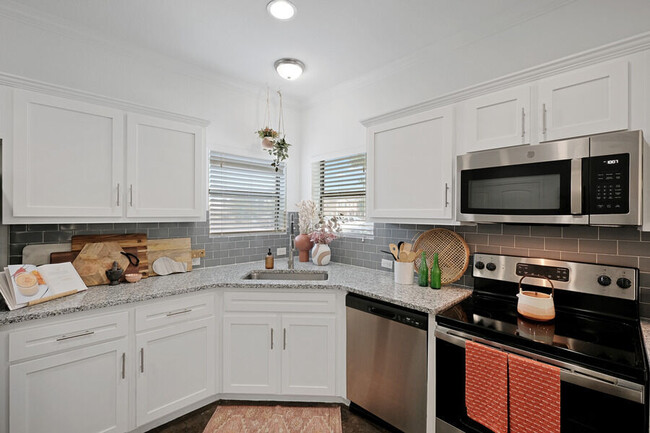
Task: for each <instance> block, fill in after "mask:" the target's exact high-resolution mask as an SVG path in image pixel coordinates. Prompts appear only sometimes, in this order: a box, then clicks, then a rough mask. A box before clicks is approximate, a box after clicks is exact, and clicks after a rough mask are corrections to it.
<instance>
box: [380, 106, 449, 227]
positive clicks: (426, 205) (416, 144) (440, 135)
mask: <svg viewBox="0 0 650 433" xmlns="http://www.w3.org/2000/svg"><path fill="white" fill-rule="evenodd" d="M453 126H454V123H453V110H452V108H447V107H445V108H440V109H434V110H429V111H426V112H423V113H418V114H414V115H410V116H406V117H402V118H399V119H395V120H391V121H388V122H384V123H381V124H377V125H374V126H371V127H369V128H368V130H367V140H368V142H367V146H368V148H367V150H368V177H367V201H368V216H369V217H370V218H371V219H377V220H379V221H409V220H411V221H413V220H418V221H436V220H448V219H450V218H451V217H452V211H451V209H452V206H453V204H452V203H451V200H452V197H453V192H452V190H451V187H452V185H453V182H452V167H453V154H454V153H453Z"/></svg>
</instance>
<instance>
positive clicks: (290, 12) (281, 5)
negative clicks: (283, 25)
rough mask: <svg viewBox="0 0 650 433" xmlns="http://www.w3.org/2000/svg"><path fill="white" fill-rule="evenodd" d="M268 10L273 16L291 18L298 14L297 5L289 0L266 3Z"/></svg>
mask: <svg viewBox="0 0 650 433" xmlns="http://www.w3.org/2000/svg"><path fill="white" fill-rule="evenodd" d="M266 10H267V11H268V12H269V14H271V16H272V17H273V18H277V19H279V20H283V21H285V20H289V19H291V18H293V16H294V15H295V14H296V7H295V6H294V4H293V3H291V2H290V1H288V0H273V1H271V2H269V4H267V5H266Z"/></svg>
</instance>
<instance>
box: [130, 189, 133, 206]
mask: <svg viewBox="0 0 650 433" xmlns="http://www.w3.org/2000/svg"><path fill="white" fill-rule="evenodd" d="M129 206H131V207H133V184H131V185H129Z"/></svg>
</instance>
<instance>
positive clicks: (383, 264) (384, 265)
mask: <svg viewBox="0 0 650 433" xmlns="http://www.w3.org/2000/svg"><path fill="white" fill-rule="evenodd" d="M381 267H382V268H388V269H393V262H392V261H391V260H388V259H381Z"/></svg>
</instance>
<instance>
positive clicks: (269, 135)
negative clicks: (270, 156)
mask: <svg viewBox="0 0 650 433" xmlns="http://www.w3.org/2000/svg"><path fill="white" fill-rule="evenodd" d="M270 124H271V110H270V106H269V89H268V87H267V88H266V112H265V113H264V125H266V126H265V127H264V128H261V129H258V130H257V131H256V134H257V135H259V137H260V139H261V140H262V149H263V150H270V149H273V145H274V144H275V142H276V140H277V139H278V136H279V135H280V134H278V132H277V131H276V130H274V129H273V128H271V127H270V126H268V125H270Z"/></svg>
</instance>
